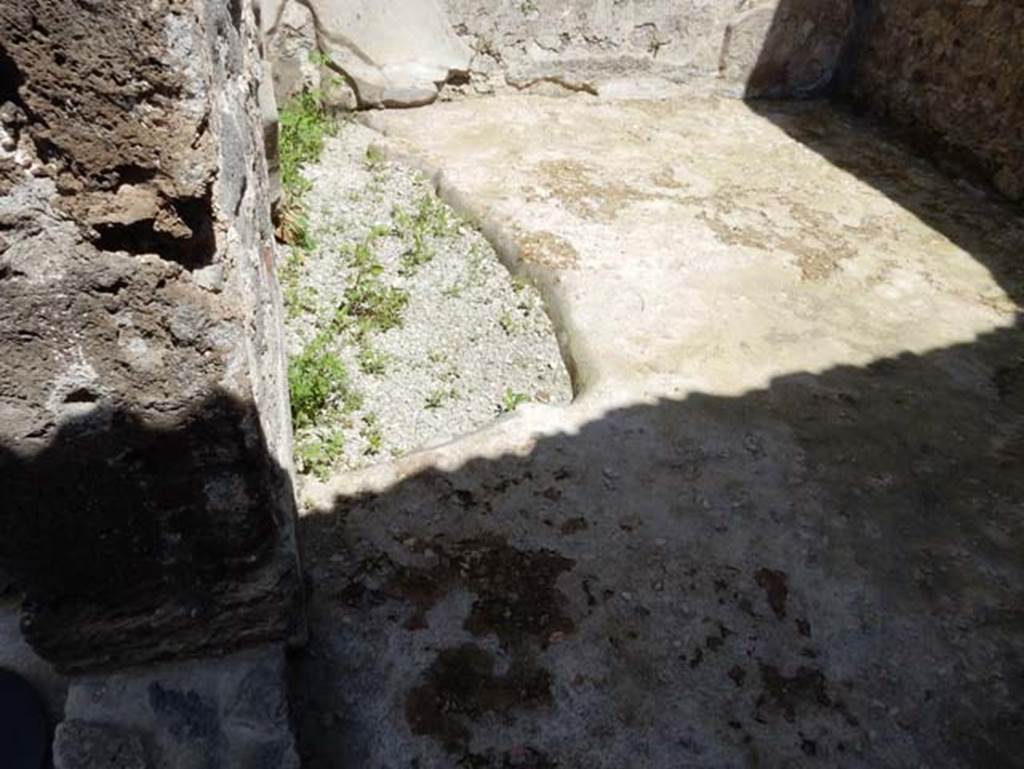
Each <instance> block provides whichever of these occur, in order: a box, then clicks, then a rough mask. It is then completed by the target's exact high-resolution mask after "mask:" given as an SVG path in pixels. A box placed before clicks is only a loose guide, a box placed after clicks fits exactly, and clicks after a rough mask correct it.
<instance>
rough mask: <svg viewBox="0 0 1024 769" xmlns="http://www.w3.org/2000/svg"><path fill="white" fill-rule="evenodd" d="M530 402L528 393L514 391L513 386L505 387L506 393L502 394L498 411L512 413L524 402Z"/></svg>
mask: <svg viewBox="0 0 1024 769" xmlns="http://www.w3.org/2000/svg"><path fill="white" fill-rule="evenodd" d="M529 402H530V396H528V395H526V393H519V392H516V391H514V390H513V389H512V388H511V387H508V388H506V389H505V394H504V395H503V396H502V399H501V403H500V404H499V405H498V413H499V414H511V413H512V412H513V411H515V410H516V409H517V408H519V407H520V406H522V405H523V404H524V403H529Z"/></svg>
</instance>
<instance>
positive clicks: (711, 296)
mask: <svg viewBox="0 0 1024 769" xmlns="http://www.w3.org/2000/svg"><path fill="white" fill-rule="evenodd" d="M373 124H374V125H375V127H377V128H379V129H380V130H382V131H383V132H385V133H386V134H387V136H388V138H387V140H386V141H385V142H384V146H385V148H386V149H387V150H388V151H389V152H391V153H392V154H393V155H402V156H404V157H407V158H408V159H410V160H411V161H413V162H416V163H418V164H420V165H421V166H423V167H425V168H427V169H428V170H430V171H431V172H432V173H436V174H437V180H438V182H439V187H440V190H441V192H442V194H443V195H445V196H446V197H447V198H448V199H449V200H450V201H451V202H453V203H454V204H455V205H456V206H457V207H459V208H461V209H462V210H463V211H465V212H466V213H467V214H468V215H470V216H471V217H473V218H475V219H476V220H477V221H478V222H479V223H480V224H481V226H482V227H483V228H484V230H485V232H487V233H488V235H489V236H490V237H491V238H492V239H493V240H494V241H495V242H496V243H497V244H498V245H499V248H500V250H501V251H502V252H503V253H504V254H505V256H506V257H507V258H508V259H509V262H510V264H511V266H512V268H513V269H515V270H520V271H523V272H525V273H527V274H529V275H530V276H531V277H532V278H533V279H534V280H535V281H536V282H537V283H538V285H539V286H540V287H541V288H542V290H543V291H544V293H545V296H546V298H547V300H548V302H549V305H550V307H551V312H552V315H553V317H554V318H555V321H556V325H557V326H558V328H559V329H560V331H561V334H562V340H561V341H562V344H563V348H564V350H565V354H566V358H567V360H568V361H569V364H570V367H571V369H572V370H573V373H574V376H575V382H576V385H577V389H578V392H579V397H578V398H577V401H576V403H574V404H573V405H572V406H570V407H568V408H565V409H542V408H539V407H534V408H527V409H525V410H523V411H521V412H519V413H517V415H515V416H514V417H513V418H510V419H507V420H505V421H503V422H501V423H499V424H497V425H495V426H494V427H493V428H492V429H490V430H487V431H484V432H483V433H480V434H477V435H474V436H469V437H467V438H465V439H463V440H461V441H458V442H456V443H454V444H450V445H448V446H445V447H441V448H439V449H435V450H432V451H429V452H425V453H421V454H418V455H414V456H411V457H408V458H406V459H404V460H400V461H398V462H396V463H393V464H391V465H387V466H383V467H379V468H375V469H371V470H369V471H366V472H363V473H360V474H356V475H349V476H345V477H340V478H337V479H335V480H334V481H333V482H331V483H329V484H325V485H324V486H321V487H317V488H314V489H312V490H311V492H310V499H309V509H308V510H307V512H306V515H305V517H304V518H303V519H302V522H301V532H302V537H303V540H304V543H305V548H306V551H307V559H308V563H309V570H310V573H311V574H312V577H313V580H314V593H313V601H312V606H313V641H312V643H311V645H310V647H309V649H308V650H307V651H306V652H304V654H303V655H302V657H301V658H300V659H299V660H298V664H297V666H296V670H295V675H296V676H297V679H298V680H297V684H299V685H298V686H296V692H297V693H298V698H299V702H298V703H297V704H298V709H299V712H300V713H301V714H302V715H303V722H302V725H301V729H300V742H301V743H302V745H303V749H304V750H305V752H306V753H307V755H306V759H307V761H308V762H309V763H308V765H309V766H313V767H357V766H358V767H390V766H422V767H426V766H430V767H448V766H452V767H454V766H473V767H508V766H523V767H554V766H558V767H560V768H564V767H608V768H609V769H612V768H613V767H614V768H615V769H621V768H622V767H641V766H642V767H666V768H667V767H672V768H673V769H674V768H675V767H691V766H692V767H698V766H699V767H734V766H769V767H783V766H810V765H813V764H815V763H818V764H820V765H827V766H843V767H881V766H886V767H890V766H891V767H896V766H930V767H975V766H1021V765H1024V764H1022V763H1021V761H1022V759H1021V756H1024V736H1022V735H1024V729H1022V728H1021V727H1022V723H1024V721H1022V718H1024V715H1022V705H1021V703H1022V702H1024V681H1022V678H1021V659H1024V610H1022V608H1021V607H1022V606H1024V559H1022V557H1021V556H1022V553H1024V323H1022V314H1021V310H1020V307H1021V301H1022V297H1024V220H1022V218H1021V217H1020V216H1019V215H1018V214H1016V213H1015V212H1014V211H1012V210H1010V209H1007V208H1003V207H1001V206H1000V205H998V204H996V203H992V202H989V201H986V200H985V199H984V197H983V196H982V195H981V194H980V193H978V192H976V191H973V190H971V189H970V188H967V187H965V186H963V185H957V184H955V183H954V182H951V181H950V180H948V179H945V178H943V177H942V176H941V175H939V174H938V173H937V172H935V171H934V170H933V169H932V168H931V167H930V166H928V165H927V164H926V163H924V162H922V161H920V160H917V159H915V158H914V157H912V156H910V155H908V154H907V153H906V152H905V151H904V150H902V149H900V148H899V147H898V146H897V145H895V144H893V143H890V142H889V141H887V140H886V139H885V137H883V136H881V135H879V134H878V133H877V132H875V131H873V130H870V129H868V128H866V127H864V126H860V125H856V124H854V123H852V122H851V121H850V120H848V119H847V118H845V117H844V116H842V115H840V114H837V113H835V112H834V111H832V110H831V109H830V108H829V107H827V106H824V105H818V104H811V105H799V106H789V107H772V106H766V107H763V108H760V109H759V111H758V112H755V111H753V110H752V109H751V108H750V107H749V106H746V105H743V104H741V103H738V102H734V101H728V100H718V99H715V98H712V97H705V96H698V95H695V96H691V97H681V98H676V99H673V100H670V101H656V100H649V101H601V100H598V99H592V98H579V99H571V100H543V99H539V98H519V99H513V100H498V99H495V100H490V101H474V102H467V103H459V104H450V105H439V106H435V107H431V108H429V109H425V110H417V111H412V112H401V113H386V114H381V115H377V116H375V117H374V119H373Z"/></svg>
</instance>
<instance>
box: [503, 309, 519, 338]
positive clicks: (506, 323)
mask: <svg viewBox="0 0 1024 769" xmlns="http://www.w3.org/2000/svg"><path fill="white" fill-rule="evenodd" d="M498 325H499V326H501V330H502V331H504V332H505V334H507V335H508V336H512V334H514V333H515V332H516V329H517V328H519V324H517V323H516V320H515V318H513V317H512V314H511V313H508V312H506V313H502V316H501V317H500V318H498Z"/></svg>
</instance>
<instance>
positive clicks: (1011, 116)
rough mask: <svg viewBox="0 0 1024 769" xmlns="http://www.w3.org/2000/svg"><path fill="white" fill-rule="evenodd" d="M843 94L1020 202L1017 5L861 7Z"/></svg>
mask: <svg viewBox="0 0 1024 769" xmlns="http://www.w3.org/2000/svg"><path fill="white" fill-rule="evenodd" d="M861 5H862V7H863V8H862V15H863V20H862V26H863V32H862V35H861V38H862V46H861V50H860V53H859V56H858V57H857V60H856V66H855V74H854V76H853V78H852V82H851V84H850V93H851V94H852V96H853V98H854V99H855V100H856V101H857V102H858V103H859V104H861V105H862V106H864V107H866V108H867V109H869V110H870V111H872V112H874V113H875V114H877V115H880V116H881V117H883V118H885V119H887V120H890V121H893V122H895V123H896V124H898V125H901V126H903V127H905V128H908V129H910V131H911V132H912V133H913V134H914V135H915V138H916V139H917V140H918V142H919V143H920V144H922V145H927V146H930V147H931V149H932V150H934V151H935V152H937V153H938V154H940V155H947V156H948V155H950V154H956V155H959V156H960V157H961V158H963V159H965V160H967V161H968V165H973V166H974V170H975V171H976V172H978V173H980V174H981V175H983V176H985V177H987V178H988V179H989V180H991V181H992V183H993V184H995V186H996V187H997V188H998V189H999V190H1000V191H1001V192H1002V193H1003V194H1004V195H1006V196H1007V197H1009V198H1010V199H1011V200H1017V201H1020V200H1024V84H1022V80H1021V78H1022V75H1021V73H1024V5H1021V3H1020V2H1018V0H974V2H966V3H949V2H947V3H935V2H931V1H930V0H869V2H865V3H861Z"/></svg>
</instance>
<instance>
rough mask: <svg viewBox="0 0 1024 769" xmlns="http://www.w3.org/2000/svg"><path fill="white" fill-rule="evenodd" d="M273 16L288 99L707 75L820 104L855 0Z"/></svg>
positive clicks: (535, 1)
mask: <svg viewBox="0 0 1024 769" xmlns="http://www.w3.org/2000/svg"><path fill="white" fill-rule="evenodd" d="M263 17H264V28H265V30H266V32H267V39H268V45H267V49H268V52H269V55H270V57H271V59H272V61H273V65H274V78H275V82H276V86H277V98H278V100H279V101H281V100H285V99H287V98H288V97H289V96H290V95H291V94H293V93H294V92H295V91H297V90H300V89H301V88H302V87H304V86H308V87H314V88H315V87H317V86H318V85H323V84H325V83H331V82H334V81H335V80H336V79H337V78H336V76H337V75H339V74H341V75H343V78H344V82H345V83H346V84H347V85H348V86H351V88H352V91H351V92H350V93H351V94H352V97H353V98H352V99H351V100H349V101H346V99H345V98H335V99H333V100H334V101H337V102H338V103H339V104H341V105H342V106H349V102H350V103H351V106H355V105H358V106H362V107H382V106H383V107H388V106H412V105H417V104H424V103H428V102H430V101H433V100H434V99H436V98H437V97H438V95H439V93H440V92H441V90H442V88H444V89H445V92H446V94H447V95H448V96H456V95H480V94H489V93H494V92H498V91H507V90H521V91H522V90H530V91H533V92H540V93H553V94H560V93H570V92H573V91H586V92H590V93H598V92H602V91H606V92H611V91H615V90H618V91H619V92H621V91H622V87H623V86H625V87H627V88H629V87H634V90H635V86H636V85H637V83H638V82H646V83H647V84H648V85H654V87H657V82H658V81H660V82H661V83H662V85H663V84H664V83H665V81H670V82H674V83H686V82H690V81H693V80H695V79H702V80H705V81H709V82H710V83H712V84H713V86H714V87H715V88H717V89H719V90H722V91H725V92H731V93H733V94H734V95H736V96H741V95H748V96H750V95H753V96H777V97H787V96H798V97H802V96H810V95H816V94H818V93H822V92H824V91H825V90H826V89H827V88H828V87H829V86H830V85H831V83H832V79H833V75H834V73H835V71H836V68H837V66H838V63H839V61H840V59H841V57H842V55H843V53H844V51H845V45H846V43H847V40H848V37H849V32H850V29H851V25H852V21H853V18H854V17H853V10H852V0H835V1H834V2H829V3H821V2H817V1H816V0H681V1H670V0H572V1H571V2H566V0H264V10H263ZM311 56H312V59H314V60H321V61H322V62H329V65H328V66H327V67H326V74H327V77H321V74H322V73H321V72H320V71H319V70H318V68H317V66H310V60H311ZM325 90H329V89H326V88H325Z"/></svg>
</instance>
